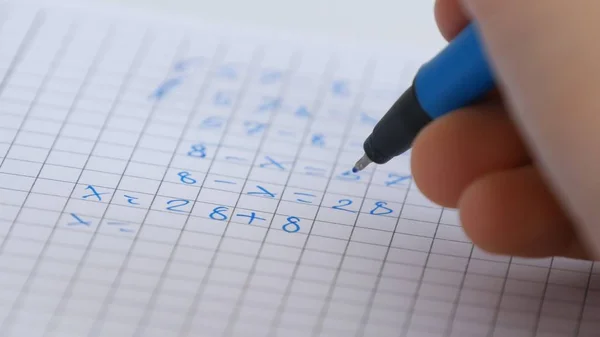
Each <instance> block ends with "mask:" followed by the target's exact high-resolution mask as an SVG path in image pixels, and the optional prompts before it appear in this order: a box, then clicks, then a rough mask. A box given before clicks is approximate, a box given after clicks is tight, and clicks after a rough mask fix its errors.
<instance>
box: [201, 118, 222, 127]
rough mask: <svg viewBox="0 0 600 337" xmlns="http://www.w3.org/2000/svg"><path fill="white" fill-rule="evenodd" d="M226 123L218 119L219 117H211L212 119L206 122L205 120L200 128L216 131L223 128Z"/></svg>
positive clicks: (207, 119)
mask: <svg viewBox="0 0 600 337" xmlns="http://www.w3.org/2000/svg"><path fill="white" fill-rule="evenodd" d="M224 122H225V119H224V118H221V117H217V116H211V117H208V118H206V119H205V120H203V121H202V122H201V123H200V127H201V128H203V129H216V128H220V127H222V126H223V123H224Z"/></svg>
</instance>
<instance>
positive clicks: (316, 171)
mask: <svg viewBox="0 0 600 337" xmlns="http://www.w3.org/2000/svg"><path fill="white" fill-rule="evenodd" d="M304 169H305V170H306V174H308V175H310V176H324V175H325V172H327V170H326V169H322V168H318V167H313V166H305V167H304Z"/></svg>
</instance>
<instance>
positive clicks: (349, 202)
mask: <svg viewBox="0 0 600 337" xmlns="http://www.w3.org/2000/svg"><path fill="white" fill-rule="evenodd" d="M338 203H339V205H335V206H332V207H331V208H334V209H339V210H340V211H346V212H350V213H356V211H353V210H351V209H345V208H342V207H346V206H350V205H352V200H350V199H341V200H338Z"/></svg>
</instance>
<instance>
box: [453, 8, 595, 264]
mask: <svg viewBox="0 0 600 337" xmlns="http://www.w3.org/2000/svg"><path fill="white" fill-rule="evenodd" d="M462 3H463V5H464V7H465V9H466V10H467V12H468V13H470V15H471V17H472V18H473V20H474V22H475V23H476V25H477V27H478V30H479V32H480V35H481V38H482V41H483V42H482V43H483V45H484V49H485V51H486V53H487V55H488V57H489V60H490V63H491V67H492V69H493V70H494V72H495V73H496V79H497V84H498V88H499V90H500V91H501V92H502V93H503V94H504V98H505V101H506V104H507V106H508V107H509V108H510V110H511V114H512V116H513V117H514V118H513V120H514V121H515V123H516V124H517V126H518V127H519V129H520V130H521V133H522V136H523V138H524V139H525V141H526V142H527V143H528V145H529V146H530V149H531V151H532V155H533V156H534V158H535V161H536V162H537V163H538V164H539V165H540V169H541V170H542V173H543V174H544V175H545V176H546V178H547V181H548V183H549V185H550V186H551V188H552V189H553V190H554V191H555V192H556V197H557V199H558V200H559V201H560V202H562V204H563V206H564V208H565V210H566V211H567V212H568V213H569V214H570V215H571V217H572V219H573V223H575V224H576V225H577V226H578V228H576V229H575V230H576V231H577V232H578V233H579V235H580V238H581V240H582V241H583V242H584V243H585V244H587V248H588V251H589V252H591V253H592V254H593V255H594V257H600V44H599V43H598V34H599V33H600V16H599V13H600V1H589V0H581V1H579V0H575V1H565V0H528V1H522V0H503V1H495V0H462Z"/></svg>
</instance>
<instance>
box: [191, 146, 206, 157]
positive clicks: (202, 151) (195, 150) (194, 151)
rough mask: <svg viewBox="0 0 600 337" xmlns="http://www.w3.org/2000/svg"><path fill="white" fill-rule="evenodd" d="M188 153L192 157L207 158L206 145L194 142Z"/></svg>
mask: <svg viewBox="0 0 600 337" xmlns="http://www.w3.org/2000/svg"><path fill="white" fill-rule="evenodd" d="M187 155H188V156H190V157H197V158H206V146H205V145H203V144H194V145H192V148H191V150H190V151H188V153H187Z"/></svg>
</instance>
